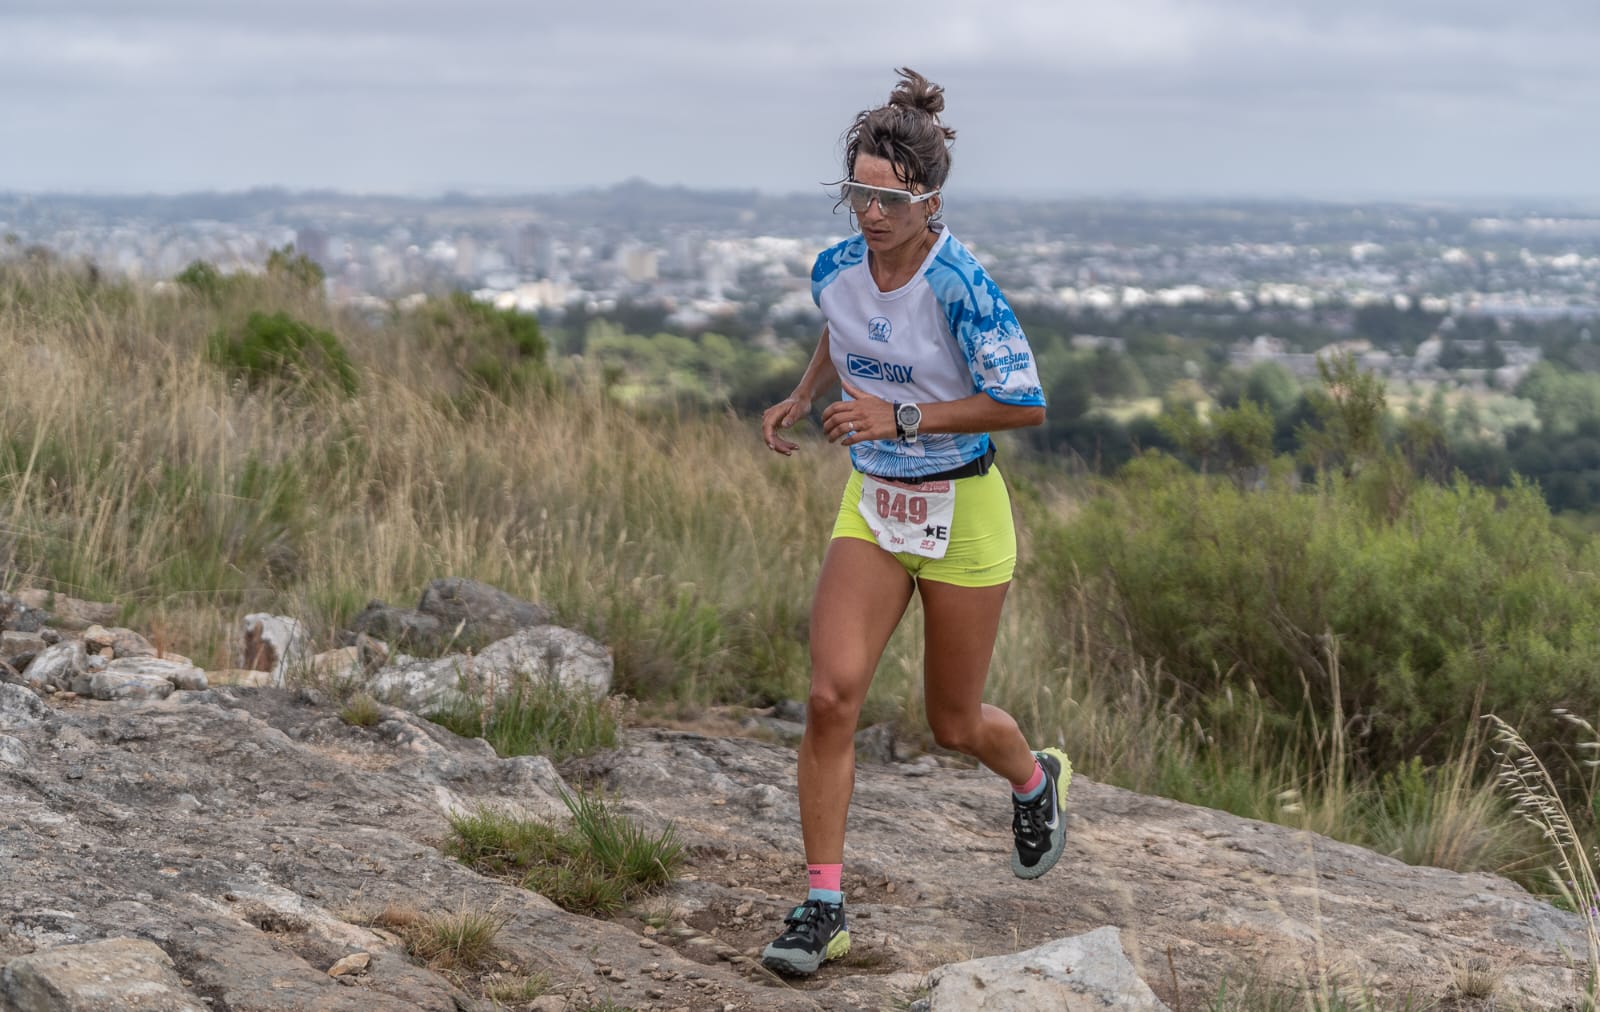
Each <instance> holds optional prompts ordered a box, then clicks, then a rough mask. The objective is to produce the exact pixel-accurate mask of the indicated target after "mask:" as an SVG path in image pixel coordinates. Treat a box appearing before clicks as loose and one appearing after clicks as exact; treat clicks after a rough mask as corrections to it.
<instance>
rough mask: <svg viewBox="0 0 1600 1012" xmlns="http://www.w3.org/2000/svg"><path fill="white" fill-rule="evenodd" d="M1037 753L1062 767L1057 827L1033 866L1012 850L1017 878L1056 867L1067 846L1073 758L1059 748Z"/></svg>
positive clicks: (1012, 863) (1057, 780)
mask: <svg viewBox="0 0 1600 1012" xmlns="http://www.w3.org/2000/svg"><path fill="white" fill-rule="evenodd" d="M1036 754H1037V755H1039V756H1040V757H1043V756H1046V755H1048V756H1050V757H1051V758H1053V759H1055V761H1056V762H1057V763H1059V764H1060V767H1061V772H1060V773H1059V774H1058V775H1057V777H1056V828H1055V829H1053V830H1051V831H1050V849H1049V850H1048V851H1046V852H1045V854H1044V856H1043V857H1041V858H1039V863H1038V864H1036V865H1034V866H1033V867H1032V868H1029V867H1026V866H1025V865H1024V864H1023V863H1022V859H1021V858H1020V857H1018V856H1017V852H1016V850H1015V849H1013V850H1012V851H1011V871H1012V873H1013V874H1015V875H1016V876H1017V878H1029V879H1032V878H1038V877H1039V876H1041V875H1043V874H1044V873H1045V872H1047V871H1049V870H1050V869H1051V868H1054V867H1055V866H1056V862H1057V861H1058V860H1060V859H1061V852H1062V851H1063V850H1065V849H1066V846H1067V817H1066V807H1067V787H1068V785H1069V784H1071V783H1072V760H1070V759H1068V758H1067V754H1066V753H1065V752H1063V751H1061V750H1060V749H1058V748H1047V749H1042V750H1040V751H1039V752H1038V753H1036Z"/></svg>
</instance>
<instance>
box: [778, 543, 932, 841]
mask: <svg viewBox="0 0 1600 1012" xmlns="http://www.w3.org/2000/svg"><path fill="white" fill-rule="evenodd" d="M911 591H912V580H911V575H910V574H909V573H907V572H906V570H905V567H904V566H902V565H901V564H900V562H899V560H897V559H896V558H895V557H894V556H893V555H890V554H889V553H888V552H886V551H884V550H883V549H882V548H880V547H878V545H877V544H875V543H873V542H870V541H863V540H861V539H859V538H849V537H842V538H835V539H833V541H832V542H830V543H829V545H828V554H827V556H826V557H824V559H823V561H822V573H821V575H820V576H819V577H818V578H817V589H816V596H815V598H814V599H813V601H812V604H811V635H810V639H811V694H810V697H809V698H808V699H807V701H806V729H805V736H804V737H803V738H802V739H801V741H800V769H799V781H800V831H801V835H802V836H803V837H804V839H805V848H806V863H807V864H840V863H842V862H843V860H844V826H845V817H846V815H847V814H848V813H849V811H850V795H851V793H852V791H854V789H855V771H856V752H855V733H856V720H857V718H858V717H859V716H860V714H861V704H862V703H863V702H865V700H866V698H867V688H868V687H869V686H870V685H871V684H872V675H873V672H874V671H876V670H877V667H878V660H879V658H881V657H882V656H883V648H884V647H885V646H887V645H888V643H889V637H890V636H891V635H892V634H893V633H894V629H895V626H897V625H899V624H900V619H901V617H902V616H903V615H905V611H906V605H907V604H908V603H909V602H910V600H911Z"/></svg>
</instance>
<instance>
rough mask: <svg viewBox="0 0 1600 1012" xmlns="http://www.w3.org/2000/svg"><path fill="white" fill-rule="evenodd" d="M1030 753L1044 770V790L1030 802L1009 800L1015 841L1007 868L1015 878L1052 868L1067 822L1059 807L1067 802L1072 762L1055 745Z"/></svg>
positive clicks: (1031, 876) (1029, 876)
mask: <svg viewBox="0 0 1600 1012" xmlns="http://www.w3.org/2000/svg"><path fill="white" fill-rule="evenodd" d="M1034 755H1036V756H1038V757H1039V765H1040V766H1041V767H1042V768H1043V769H1044V779H1045V784H1044V790H1042V791H1040V792H1039V796H1038V797H1037V798H1034V799H1033V800H1031V801H1018V800H1017V799H1016V798H1012V799H1011V805H1012V813H1011V833H1012V835H1013V836H1015V837H1016V841H1017V849H1016V850H1015V851H1014V852H1013V853H1012V855H1011V870H1012V871H1013V872H1015V873H1016V876H1017V877H1018V878H1038V877H1039V876H1040V875H1043V874H1044V873H1045V872H1047V871H1049V870H1050V869H1051V868H1054V867H1055V864H1056V861H1057V859H1059V858H1060V857H1061V851H1062V848H1064V847H1065V846H1066V843H1067V824H1066V820H1065V819H1063V818H1062V817H1061V808H1062V806H1063V805H1065V804H1066V803H1067V785H1068V784H1069V783H1071V782H1072V763H1071V761H1070V760H1068V759H1067V754H1066V753H1065V752H1063V751H1061V750H1060V749H1057V748H1047V749H1045V750H1043V751H1042V752H1035V753H1034Z"/></svg>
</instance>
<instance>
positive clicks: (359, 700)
mask: <svg viewBox="0 0 1600 1012" xmlns="http://www.w3.org/2000/svg"><path fill="white" fill-rule="evenodd" d="M339 719H340V720H342V721H344V722H345V723H346V724H349V725H351V726H353V727H372V726H373V725H374V724H376V723H378V721H379V720H381V719H383V708H382V706H381V705H380V704H379V703H378V701H377V700H376V699H374V698H373V697H372V695H371V694H370V693H366V692H358V693H356V694H355V695H353V696H351V697H350V699H349V701H348V702H346V703H345V704H344V709H342V710H340V711H339Z"/></svg>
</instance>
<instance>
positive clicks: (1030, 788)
mask: <svg viewBox="0 0 1600 1012" xmlns="http://www.w3.org/2000/svg"><path fill="white" fill-rule="evenodd" d="M1042 783H1044V767H1043V766H1040V765H1039V760H1038V759H1034V760H1033V776H1031V777H1029V778H1028V782H1027V783H1025V784H1012V785H1011V790H1012V792H1013V793H1015V794H1017V795H1018V796H1019V797H1024V798H1026V797H1030V796H1031V795H1034V794H1037V793H1038V792H1039V785H1040V784H1042Z"/></svg>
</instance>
